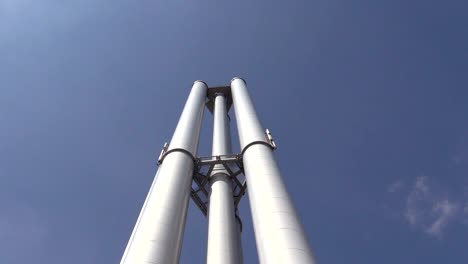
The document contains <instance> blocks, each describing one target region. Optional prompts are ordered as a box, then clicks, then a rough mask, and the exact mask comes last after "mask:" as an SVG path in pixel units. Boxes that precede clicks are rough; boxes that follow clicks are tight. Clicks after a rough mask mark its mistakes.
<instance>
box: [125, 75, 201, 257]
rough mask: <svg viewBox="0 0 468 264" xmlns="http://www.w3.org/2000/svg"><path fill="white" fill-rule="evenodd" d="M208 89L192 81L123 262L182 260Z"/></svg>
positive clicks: (198, 82) (199, 82)
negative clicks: (182, 246)
mask: <svg viewBox="0 0 468 264" xmlns="http://www.w3.org/2000/svg"><path fill="white" fill-rule="evenodd" d="M206 92H207V86H206V84H205V83H204V82H201V81H196V82H195V83H194V84H193V87H192V90H191V92H190V95H189V98H188V99H187V102H186V104H185V107H184V110H183V112H182V114H181V116H180V119H179V122H178V124H177V127H176V130H175V132H174V135H173V137H172V140H171V142H170V145H169V148H168V150H167V152H166V153H165V155H164V160H163V163H162V164H161V165H160V167H159V169H158V171H157V173H156V176H155V178H154V181H153V184H152V186H151V188H150V191H149V193H148V196H147V197H146V201H145V203H144V205H143V208H142V210H141V212H140V215H139V217H138V220H137V223H136V224H135V227H134V230H133V233H132V235H131V237H130V240H129V242H128V244H127V248H126V249H125V252H124V255H123V257H122V260H121V262H120V263H121V264H144V263H145V264H146V263H164V264H177V263H179V256H180V250H181V245H182V237H183V233H184V226H185V219H186V215H187V207H188V201H189V195H190V186H191V182H192V175H193V169H194V159H195V157H196V152H197V148H198V139H199V135H200V127H201V121H202V117H203V110H204V108H205V100H206Z"/></svg>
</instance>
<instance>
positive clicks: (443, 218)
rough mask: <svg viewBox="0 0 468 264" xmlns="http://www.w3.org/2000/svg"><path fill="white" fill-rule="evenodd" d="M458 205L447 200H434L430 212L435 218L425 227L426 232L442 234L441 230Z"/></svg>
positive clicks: (454, 214) (451, 217)
mask: <svg viewBox="0 0 468 264" xmlns="http://www.w3.org/2000/svg"><path fill="white" fill-rule="evenodd" d="M458 207H459V206H458V205H457V204H455V203H452V202H450V201H449V200H442V201H438V202H436V203H435V204H434V207H433V209H432V212H433V213H434V214H435V215H436V220H435V221H434V222H433V223H432V224H431V225H430V226H429V227H428V228H427V229H426V232H427V233H428V234H429V235H434V236H437V237H440V236H441V235H442V230H443V229H444V228H445V227H446V226H447V225H448V223H449V222H450V221H451V220H452V219H453V218H454V217H455V216H456V214H457V212H458ZM465 209H466V208H465Z"/></svg>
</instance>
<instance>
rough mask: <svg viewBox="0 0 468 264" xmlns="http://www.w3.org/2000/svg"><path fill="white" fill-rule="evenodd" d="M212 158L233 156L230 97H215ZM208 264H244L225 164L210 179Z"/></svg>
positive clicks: (230, 185)
mask: <svg viewBox="0 0 468 264" xmlns="http://www.w3.org/2000/svg"><path fill="white" fill-rule="evenodd" d="M214 96H215V98H214V111H213V116H214V125H213V148H212V155H213V156H218V155H226V154H231V135H230V134H231V133H230V126H229V119H228V113H227V112H228V107H227V103H226V101H227V100H226V95H224V94H221V93H218V94H215V95H214ZM210 186H211V192H210V197H209V210H208V251H207V256H206V263H207V264H219V263H223V264H242V248H241V241H240V227H239V224H238V223H237V221H236V217H235V207H234V199H233V193H232V180H231V178H230V176H229V174H228V172H227V171H226V169H225V168H224V166H223V165H222V164H217V165H215V166H214V168H213V170H212V172H211V175H210Z"/></svg>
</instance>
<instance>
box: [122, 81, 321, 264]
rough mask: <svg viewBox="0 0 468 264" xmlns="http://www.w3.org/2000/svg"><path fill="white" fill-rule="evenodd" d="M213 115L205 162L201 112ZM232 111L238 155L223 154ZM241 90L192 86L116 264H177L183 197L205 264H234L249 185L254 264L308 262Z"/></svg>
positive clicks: (267, 142)
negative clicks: (203, 228) (199, 226)
mask: <svg viewBox="0 0 468 264" xmlns="http://www.w3.org/2000/svg"><path fill="white" fill-rule="evenodd" d="M205 105H206V107H207V108H208V109H209V110H210V112H211V113H212V114H213V119H214V125H213V145H212V156H209V157H197V148H198V139H199V136H200V128H201V121H202V117H203V111H204V108H205ZM231 105H234V109H235V117H236V120H237V129H238V134H239V141H240V145H241V146H240V147H241V148H240V149H241V153H240V154H233V153H231V152H232V150H231V137H230V125H229V121H230V118H229V115H228V112H229V110H230V108H231ZM274 149H276V143H275V141H274V139H273V137H272V136H271V133H270V131H269V130H268V129H267V130H266V131H264V130H263V128H262V126H261V124H260V121H259V119H258V117H257V114H256V111H255V109H254V106H253V103H252V101H251V99H250V96H249V93H248V91H247V85H246V82H245V81H244V80H243V79H241V78H237V77H236V78H234V79H232V81H231V84H230V86H221V87H211V88H208V86H207V84H206V83H205V82H203V81H195V83H194V84H193V86H192V90H191V92H190V95H189V97H188V99H187V102H186V104H185V107H184V109H183V111H182V114H181V116H180V119H179V122H178V124H177V127H176V130H175V132H174V135H173V137H172V140H171V142H170V144H167V143H166V144H165V145H164V147H163V150H162V151H161V154H160V156H159V159H158V165H159V168H158V171H157V172H156V176H155V178H154V181H153V183H152V185H151V188H150V190H149V193H148V195H147V197H146V200H145V202H144V204H143V208H142V209H141V212H140V215H139V217H138V220H137V222H136V224H135V227H134V229H133V232H132V234H131V237H130V240H129V242H128V244H127V247H126V249H125V252H124V254H123V257H122V260H121V262H120V263H121V264H140V263H141V264H143V263H152V264H175V263H178V262H179V256H180V250H181V245H182V237H183V233H184V226H185V220H186V215H187V207H188V200H189V197H191V198H192V200H193V201H194V202H195V204H196V205H197V206H198V208H199V209H200V210H201V212H202V213H203V214H204V215H205V216H207V217H208V242H207V254H206V263H209V264H241V263H242V262H243V260H242V248H241V238H240V234H241V231H242V222H241V221H240V217H239V216H238V210H237V207H238V204H239V201H240V199H241V198H242V196H243V195H244V194H245V192H246V190H247V183H248V184H249V200H250V207H251V213H252V218H253V225H254V231H255V239H256V244H257V250H258V256H259V261H260V263H262V264H276V263H278V264H285V263H291V264H314V263H315V260H314V257H313V254H312V251H311V249H310V246H309V244H308V242H307V239H306V236H305V232H304V229H303V227H302V225H301V223H300V221H299V218H298V216H297V213H296V210H295V209H294V206H293V203H292V201H291V198H290V196H289V194H288V192H287V190H286V188H285V185H284V182H283V179H282V177H281V173H280V170H279V168H278V165H277V163H276V161H275V158H274V155H273V150H274Z"/></svg>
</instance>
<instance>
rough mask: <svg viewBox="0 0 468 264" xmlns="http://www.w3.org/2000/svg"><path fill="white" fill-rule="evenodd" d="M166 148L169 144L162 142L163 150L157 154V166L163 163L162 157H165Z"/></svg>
mask: <svg viewBox="0 0 468 264" xmlns="http://www.w3.org/2000/svg"><path fill="white" fill-rule="evenodd" d="M168 148H169V144H168V143H167V142H164V146H163V149H162V150H161V153H160V154H159V157H158V166H159V165H161V163H162V162H163V159H164V156H165V155H166V152H167V149H168Z"/></svg>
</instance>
